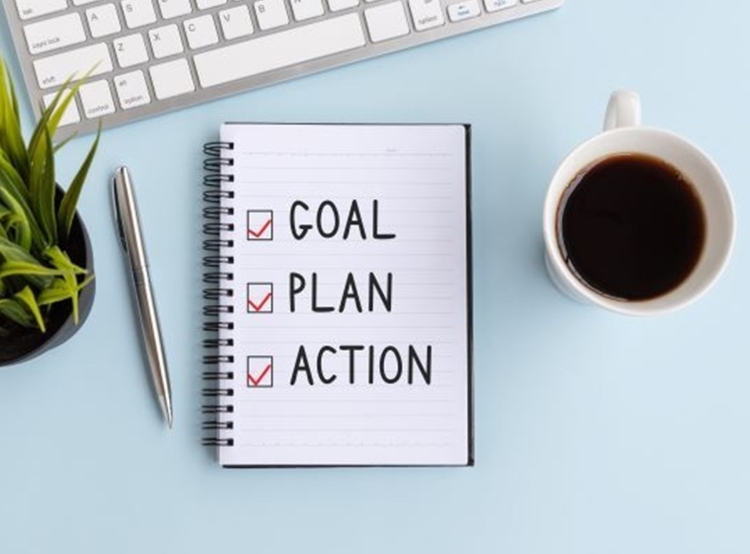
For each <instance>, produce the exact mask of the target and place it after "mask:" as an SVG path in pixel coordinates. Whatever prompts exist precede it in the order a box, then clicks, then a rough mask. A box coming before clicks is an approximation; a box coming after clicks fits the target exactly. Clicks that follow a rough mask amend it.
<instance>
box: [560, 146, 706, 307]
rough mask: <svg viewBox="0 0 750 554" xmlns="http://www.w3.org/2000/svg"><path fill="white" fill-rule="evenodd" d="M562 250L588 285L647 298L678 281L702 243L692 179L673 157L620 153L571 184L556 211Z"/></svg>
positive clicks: (700, 210) (609, 293) (689, 268)
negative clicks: (668, 159)
mask: <svg viewBox="0 0 750 554" xmlns="http://www.w3.org/2000/svg"><path fill="white" fill-rule="evenodd" d="M557 227H558V236H559V239H560V244H561V245H562V251H563V252H562V254H563V257H564V258H565V260H566V263H567V264H568V266H569V267H570V268H571V270H572V271H573V272H574V273H575V274H577V275H578V277H579V279H581V280H582V281H584V282H585V283H586V284H587V285H589V286H590V287H592V288H593V289H595V290H597V291H599V292H601V293H603V294H605V295H607V296H611V297H615V298H619V299H623V300H631V301H637V300H648V299H652V298H656V297H659V296H661V295H664V294H666V293H668V292H670V291H671V290H674V289H675V288H676V287H677V286H679V285H680V284H681V283H682V282H683V281H684V280H685V279H686V278H687V276H688V275H689V274H690V273H691V271H692V270H693V269H694V268H695V266H696V264H697V263H698V260H699V258H700V256H701V252H702V251H703V245H704V242H705V235H706V223H705V215H704V211H703V206H702V205H701V202H700V200H699V198H698V195H697V193H696V191H695V189H694V187H693V185H692V184H691V183H690V182H688V181H687V180H686V179H685V178H684V177H683V176H682V175H681V173H680V172H679V171H678V170H677V169H676V168H674V167H673V166H671V165H670V164H668V163H666V162H664V161H662V160H660V159H658V158H654V157H651V156H645V155H638V154H623V155H619V156H613V157H610V158H607V159H605V160H603V161H600V162H597V163H595V164H593V165H592V166H590V167H588V168H587V169H585V170H584V171H582V172H581V173H580V174H579V175H578V176H577V177H576V178H575V179H574V181H573V182H572V183H571V184H570V185H569V186H568V190H567V191H566V193H565V195H564V196H563V200H562V203H561V206H560V209H559V211H558V216H557Z"/></svg>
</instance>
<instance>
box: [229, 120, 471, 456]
mask: <svg viewBox="0 0 750 554" xmlns="http://www.w3.org/2000/svg"><path fill="white" fill-rule="evenodd" d="M221 138H222V141H228V142H232V143H234V151H233V152H232V154H233V157H234V165H233V166H232V167H229V168H226V170H225V172H226V173H229V174H233V175H234V180H235V181H234V183H233V185H232V189H233V190H234V193H235V197H234V199H233V200H231V201H230V202H229V203H230V205H231V206H232V207H233V208H234V214H233V215H232V216H230V217H228V218H227V219H226V220H225V221H228V222H232V223H233V225H234V232H233V233H231V234H227V235H226V236H225V238H230V236H231V238H232V240H233V242H234V247H233V249H232V250H231V252H229V253H230V254H231V255H232V256H233V258H234V263H233V265H232V266H231V267H226V268H225V269H224V271H231V272H232V273H233V274H234V281H233V289H234V295H233V297H232V298H230V299H227V300H228V301H230V302H231V304H232V305H233V312H234V313H233V314H231V315H228V316H226V318H227V320H231V321H232V322H233V323H234V330H233V331H230V332H229V334H228V336H231V338H232V339H233V341H234V345H233V347H231V348H226V349H224V350H223V351H222V352H221V353H222V354H231V355H232V356H233V359H234V362H233V363H232V364H228V365H227V366H225V368H223V369H224V370H227V371H231V372H232V373H233V382H232V386H233V388H234V396H232V397H229V398H225V399H223V401H224V402H225V403H227V404H232V405H233V406H234V412H233V413H232V414H226V415H225V416H224V419H225V420H227V421H229V420H231V421H232V422H233V429H232V430H230V431H227V432H226V436H231V437H232V438H233V441H234V444H233V446H232V447H227V448H223V449H221V452H220V462H221V463H222V464H223V465H410V464H418V465H421V464H425V465H432V464H435V465H443V464H455V465H463V464H467V463H468V462H469V455H470V454H469V452H470V447H469V444H470V440H471V438H470V422H469V412H470V402H469V371H470V369H469V361H468V360H469V339H468V337H469V330H468V326H469V321H468V311H469V310H468V298H469V290H468V284H467V278H468V270H467V263H468V262H467V255H468V253H467V250H468V249H467V196H468V194H467V190H468V184H467V182H466V181H467V154H466V130H465V128H464V127H463V126H459V125H455V126H367V125H240V124H229V125H225V126H223V127H222V131H221Z"/></svg>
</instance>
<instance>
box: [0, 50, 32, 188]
mask: <svg viewBox="0 0 750 554" xmlns="http://www.w3.org/2000/svg"><path fill="white" fill-rule="evenodd" d="M0 129H2V133H0V149H2V150H3V151H4V152H5V153H6V155H7V156H8V158H9V159H10V160H11V161H12V162H13V165H14V166H15V167H16V168H17V170H18V172H19V173H20V174H21V177H22V178H24V180H25V179H26V178H27V177H28V175H29V170H30V166H29V157H28V153H27V151H26V146H25V144H24V141H23V133H22V131H21V119H20V116H19V113H18V100H17V97H16V92H15V88H14V87H13V81H12V80H11V78H10V73H9V72H8V69H7V67H6V66H5V62H4V61H3V60H2V58H0Z"/></svg>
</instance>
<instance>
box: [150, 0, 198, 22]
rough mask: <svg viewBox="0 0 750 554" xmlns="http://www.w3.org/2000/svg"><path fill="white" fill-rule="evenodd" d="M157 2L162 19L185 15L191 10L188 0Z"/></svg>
mask: <svg viewBox="0 0 750 554" xmlns="http://www.w3.org/2000/svg"><path fill="white" fill-rule="evenodd" d="M157 3H158V4H159V9H160V10H161V16H162V17H163V18H164V19H172V18H173V17H179V16H181V15H187V14H189V13H191V12H192V11H193V8H192V7H191V6H190V0H158V2H157Z"/></svg>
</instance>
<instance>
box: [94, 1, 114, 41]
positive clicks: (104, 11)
mask: <svg viewBox="0 0 750 554" xmlns="http://www.w3.org/2000/svg"><path fill="white" fill-rule="evenodd" d="M86 21H88V24H89V31H91V36H92V37H94V38H101V37H105V36H107V35H112V34H115V33H119V32H120V31H121V30H122V27H121V26H120V18H119V17H118V15H117V8H115V5H114V4H105V5H103V6H96V7H95V8H89V9H88V10H86Z"/></svg>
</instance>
